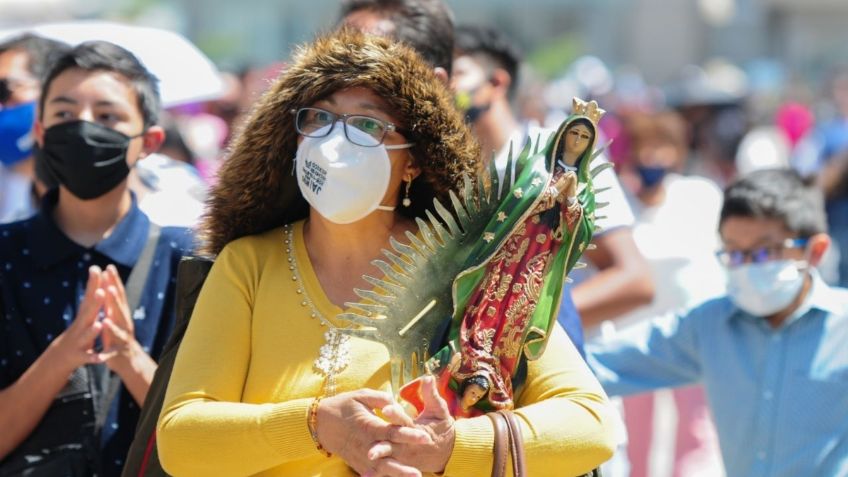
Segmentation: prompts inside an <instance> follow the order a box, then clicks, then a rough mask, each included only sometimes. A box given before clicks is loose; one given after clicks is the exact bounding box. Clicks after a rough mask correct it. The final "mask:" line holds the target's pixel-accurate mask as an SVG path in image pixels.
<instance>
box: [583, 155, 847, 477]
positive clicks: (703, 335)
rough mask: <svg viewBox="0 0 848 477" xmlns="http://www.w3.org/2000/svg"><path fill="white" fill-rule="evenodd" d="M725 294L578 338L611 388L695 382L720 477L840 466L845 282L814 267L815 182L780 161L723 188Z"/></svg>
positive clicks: (819, 213) (820, 225) (829, 470)
mask: <svg viewBox="0 0 848 477" xmlns="http://www.w3.org/2000/svg"><path fill="white" fill-rule="evenodd" d="M719 232H720V234H721V239H722V242H723V247H724V248H723V250H722V251H720V252H719V254H718V255H719V258H720V259H721V260H722V262H723V263H724V265H725V268H726V269H727V278H728V289H727V296H724V297H721V298H717V299H714V300H710V301H707V302H705V303H703V304H701V305H698V306H696V307H695V308H693V309H691V310H688V311H686V312H683V313H680V314H673V315H668V316H665V317H662V318H658V319H655V320H654V321H652V322H643V323H640V324H638V325H635V326H634V327H632V328H628V329H625V330H624V331H622V332H621V333H620V334H618V335H617V336H616V337H615V338H613V339H611V340H607V341H600V342H594V343H592V344H590V345H589V346H587V348H586V351H587V354H588V361H589V363H590V365H591V366H592V368H593V370H594V371H595V373H596V374H597V376H598V379H599V380H600V381H601V384H603V385H604V388H605V389H606V391H607V392H608V393H610V394H614V395H615V394H617V395H621V394H635V393H639V392H645V391H650V390H656V389H660V388H664V387H676V386H681V385H685V384H693V383H698V382H701V383H703V385H704V389H705V391H706V394H707V397H708V402H709V405H710V408H711V410H712V414H713V417H714V418H715V422H716V428H717V430H718V436H719V441H720V444H721V451H722V457H723V460H724V464H725V467H726V469H727V475H734V476H735V475H746V476H771V477H773V476H778V477H779V476H786V477H788V476H797V475H845V472H846V469H848V392H846V391H848V348H846V347H845V343H846V340H848V290H845V289H842V288H832V287H829V286H828V285H827V284H826V283H825V282H824V281H823V280H822V279H821V278H820V277H819V275H818V273H817V272H816V269H815V267H816V265H818V264H819V262H820V261H821V258H822V255H823V254H824V252H825V251H826V250H827V248H828V246H829V245H830V238H829V237H828V235H827V234H826V220H825V213H824V206H823V199H822V196H821V192H820V191H819V190H817V189H816V188H814V187H813V186H810V185H808V184H805V183H804V182H803V181H802V180H801V178H800V177H799V176H798V175H797V174H796V173H794V172H792V171H789V170H762V171H756V172H753V173H751V174H749V175H748V176H745V177H743V178H742V179H740V180H738V181H737V182H735V183H733V184H731V185H730V186H729V187H728V188H727V190H726V191H725V193H724V205H723V206H722V210H721V216H720V221H719Z"/></svg>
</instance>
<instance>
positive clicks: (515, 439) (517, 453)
mask: <svg viewBox="0 0 848 477" xmlns="http://www.w3.org/2000/svg"><path fill="white" fill-rule="evenodd" d="M498 414H500V415H502V416H503V417H504V421H505V422H506V424H507V430H508V432H509V450H510V454H511V455H512V474H513V475H514V476H515V477H524V476H526V475H527V462H526V460H525V459H524V438H523V437H522V435H521V427H520V425H519V424H518V418H517V417H515V414H513V413H512V411H499V412H498Z"/></svg>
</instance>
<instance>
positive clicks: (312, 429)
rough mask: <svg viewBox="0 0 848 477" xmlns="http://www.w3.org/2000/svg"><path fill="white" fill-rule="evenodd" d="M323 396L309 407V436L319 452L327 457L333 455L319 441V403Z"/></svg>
mask: <svg viewBox="0 0 848 477" xmlns="http://www.w3.org/2000/svg"><path fill="white" fill-rule="evenodd" d="M322 397H323V396H318V397H317V398H315V400H314V401H312V404H310V405H309V420H308V424H309V434H310V435H311V436H312V441H313V442H315V447H317V448H318V451H319V452H321V453H322V454H324V455H325V456H327V457H330V456H332V455H333V454H332V453H330V452H328V451H327V449H324V446H322V445H321V443H320V442H319V441H318V403H320V402H321V398H322Z"/></svg>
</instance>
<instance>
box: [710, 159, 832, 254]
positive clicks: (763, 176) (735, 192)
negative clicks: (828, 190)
mask: <svg viewBox="0 0 848 477" xmlns="http://www.w3.org/2000/svg"><path fill="white" fill-rule="evenodd" d="M730 217H749V218H755V219H777V220H780V221H781V222H783V224H784V226H785V227H786V228H787V230H789V231H790V232H792V233H795V234H798V236H799V237H802V238H804V237H810V236H812V235H815V234H817V233H823V232H826V231H827V218H826V216H825V211H824V197H823V196H822V193H821V191H820V190H819V189H818V188H817V187H815V186H814V185H813V184H810V183H808V182H805V181H804V179H802V178H801V176H800V175H798V173H797V172H795V171H793V170H789V169H764V170H757V171H753V172H751V173H749V174H747V175H745V176H743V177H742V178H740V179H738V180H736V182H734V183H732V184H730V185H729V186H728V187H727V189H725V191H724V205H722V207H721V217H720V219H719V227H720V226H721V225H722V224H724V221H725V220H727V219H728V218H730Z"/></svg>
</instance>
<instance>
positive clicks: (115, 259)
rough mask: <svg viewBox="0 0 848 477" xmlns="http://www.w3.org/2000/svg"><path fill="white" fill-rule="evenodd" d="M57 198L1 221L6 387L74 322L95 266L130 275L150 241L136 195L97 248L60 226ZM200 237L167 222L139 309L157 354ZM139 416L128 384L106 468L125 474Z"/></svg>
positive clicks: (0, 371) (147, 342) (108, 435)
mask: <svg viewBox="0 0 848 477" xmlns="http://www.w3.org/2000/svg"><path fill="white" fill-rule="evenodd" d="M57 199H58V194H57V192H56V191H52V192H51V193H50V194H48V196H47V197H46V198H45V201H44V204H43V207H42V211H41V212H40V213H38V214H36V215H35V216H33V217H32V218H30V219H27V220H24V221H21V222H14V223H11V224H5V225H0V302H2V307H3V309H2V310H0V312H2V313H3V315H2V320H0V330H2V331H1V332H0V389H2V388H5V387H7V386H9V385H11V384H12V383H14V382H15V380H17V379H18V378H19V377H20V375H21V374H22V373H23V372H24V371H25V370H26V369H27V368H28V367H29V366H30V365H32V363H33V362H34V361H35V359H36V358H37V357H38V356H39V355H40V354H41V353H43V352H44V350H45V349H46V348H47V345H48V344H49V343H50V342H51V341H53V339H54V338H56V337H57V336H59V335H60V334H61V333H62V332H63V331H64V330H65V328H66V327H67V326H68V325H69V324H70V323H71V322H72V321H73V319H74V317H75V316H76V311H77V308H78V306H79V302H80V300H81V298H82V295H83V294H84V292H85V285H86V282H87V279H88V267H89V266H91V265H98V266H100V267H101V268H105V267H106V265H108V264H110V263H111V264H115V265H116V267H117V268H118V271H119V272H120V275H121V278H122V279H123V280H124V282H126V280H127V278H128V277H129V274H130V272H131V271H132V268H133V266H134V265H135V263H136V261H137V260H138V258H139V256H140V255H141V252H142V249H143V248H144V245H145V242H146V241H147V236H148V229H149V227H150V221H149V220H148V218H147V216H146V215H144V213H143V212H141V211H140V210H139V209H138V207H137V206H136V201H135V198H134V197H133V202H132V206H131V208H130V211H129V212H128V213H127V215H126V216H125V217H124V218H123V219H121V221H120V222H119V223H118V225H116V226H115V229H114V231H113V232H112V234H111V235H110V236H109V237H108V238H106V239H104V240H103V241H101V242H100V243H98V244H97V245H95V246H94V247H92V248H86V247H83V246H81V245H78V244H77V243H75V242H73V241H71V240H70V239H69V238H68V237H67V236H66V235H65V234H64V233H63V232H62V231H61V230H60V229H59V228H58V227H57V226H56V224H55V222H54V220H53V219H52V212H53V209H54V208H55V205H56V201H57ZM192 241H193V240H192V236H191V234H190V232H189V231H188V229H184V228H177V227H165V228H162V231H161V235H160V238H159V241H158V243H157V247H156V251H155V254H154V256H153V262H152V264H151V267H150V272H149V275H148V277H147V281H146V284H145V286H144V290H143V292H142V295H141V299H140V303H139V305H140V306H139V307H138V308H137V309H136V310H134V321H133V322H134V325H135V335H136V339H137V340H138V342H139V344H141V346H142V347H143V348H144V350H145V351H147V352H148V353H149V354H150V355H151V356H152V357H153V359H156V358H157V357H158V356H159V353H160V352H161V350H162V347H163V346H164V345H165V341H166V340H167V338H168V335H169V334H170V332H171V329H172V328H173V323H174V312H175V311H174V284H175V281H176V270H177V265H178V263H179V260H180V258H181V257H182V256H183V255H184V254H187V253H189V251H190V250H191V245H192ZM138 415H139V409H138V406H137V405H136V404H135V402H134V401H133V398H132V396H131V395H130V393H129V391H127V389H126V388H125V387H123V386H122V387H121V390H120V392H119V393H118V395H117V398H116V399H115V401H114V402H113V405H112V408H111V409H110V412H109V415H108V417H107V420H106V423H105V425H104V427H103V434H102V445H103V450H102V456H103V464H104V470H105V475H107V476H112V475H115V476H117V475H120V471H121V468H122V467H123V463H124V459H125V456H126V452H127V450H128V449H129V445H130V443H131V442H132V438H133V434H134V431H135V425H136V421H137V420H138Z"/></svg>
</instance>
